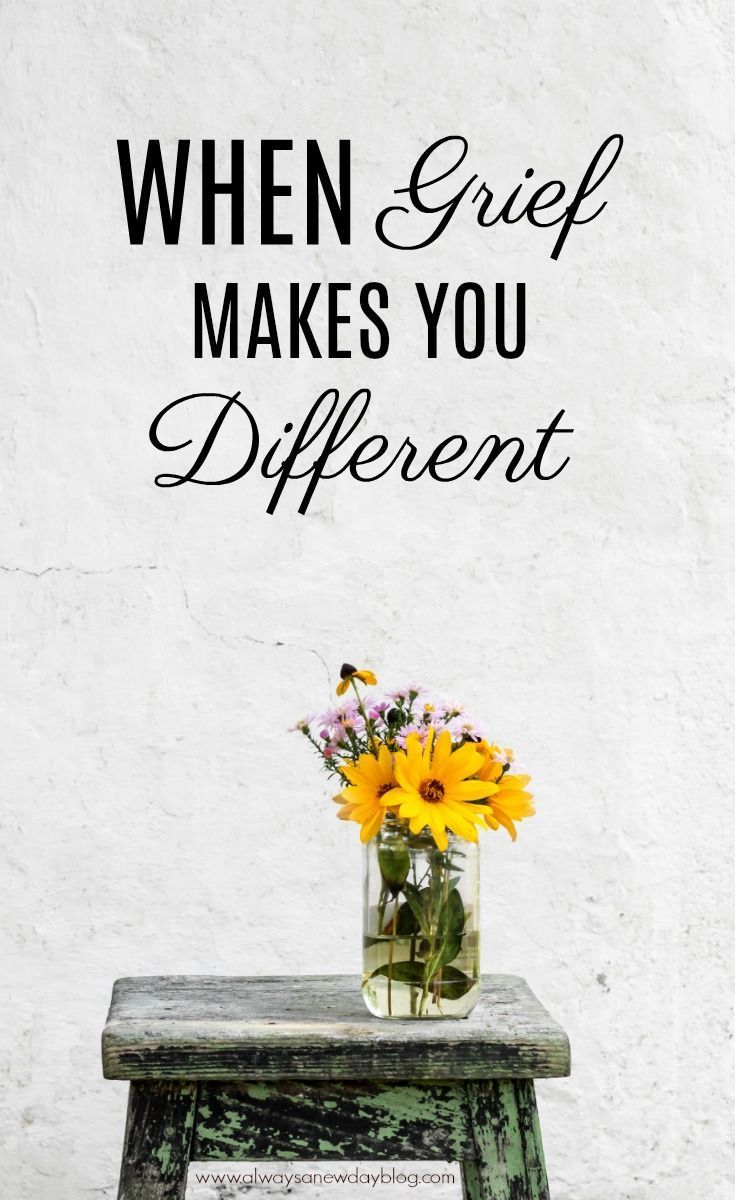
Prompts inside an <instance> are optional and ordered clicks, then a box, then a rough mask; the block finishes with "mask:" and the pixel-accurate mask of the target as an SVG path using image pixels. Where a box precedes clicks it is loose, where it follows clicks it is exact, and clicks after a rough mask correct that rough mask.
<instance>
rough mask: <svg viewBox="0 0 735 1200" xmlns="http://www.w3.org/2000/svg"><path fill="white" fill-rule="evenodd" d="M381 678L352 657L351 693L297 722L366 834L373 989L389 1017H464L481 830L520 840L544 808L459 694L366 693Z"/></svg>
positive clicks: (474, 968)
mask: <svg viewBox="0 0 735 1200" xmlns="http://www.w3.org/2000/svg"><path fill="white" fill-rule="evenodd" d="M377 682H378V681H377V679H376V677H375V675H374V674H373V673H372V671H365V670H360V671H358V670H357V669H356V668H355V667H353V666H351V665H350V664H349V663H345V664H344V665H343V667H342V669H341V671H340V682H339V685H338V687H337V695H338V697H340V700H341V703H339V704H338V705H336V706H335V707H334V708H332V709H329V710H328V711H327V712H325V713H323V714H322V715H321V716H319V717H313V718H311V717H309V718H306V719H305V720H303V721H299V722H298V724H297V726H296V728H297V729H299V730H300V731H301V732H302V733H303V734H304V735H305V736H306V737H307V738H308V740H309V741H310V742H311V744H312V746H313V747H314V748H315V750H316V751H317V752H318V754H319V756H320V758H321V759H322V763H323V766H324V768H325V769H326V770H327V771H328V772H329V773H330V775H333V776H335V777H336V779H337V781H338V783H339V786H340V788H341V791H340V793H339V795H337V796H335V800H336V801H337V803H338V804H339V806H340V808H339V811H338V813H337V815H338V817H340V818H341V819H342V820H345V821H355V822H357V824H358V825H359V826H360V839H361V841H362V842H363V843H364V844H365V886H364V927H363V932H364V951H363V983H362V991H363V996H364V998H365V1003H366V1004H367V1007H368V1008H369V1010H370V1011H371V1012H372V1013H374V1014H375V1015H376V1016H379V1017H417V1018H418V1017H422V1018H423V1017H434V1018H436V1017H465V1016H467V1014H468V1013H469V1012H471V1010H472V1009H473V1008H474V1006H475V1004H476V1002H477V999H478V996H479V992H480V968H479V914H478V903H479V859H478V850H477V831H478V829H480V828H487V827H489V828H490V829H495V830H497V829H499V828H500V827H501V826H502V827H503V828H504V829H506V830H507V831H508V833H509V834H510V836H511V838H512V839H513V840H514V841H515V837H516V829H515V822H517V821H521V820H523V818H524V817H528V816H531V815H532V814H533V813H534V808H533V803H532V796H531V795H530V793H529V792H528V791H526V786H527V784H528V783H529V776H528V775H523V774H517V773H516V772H514V771H512V770H511V763H512V760H513V754H512V751H510V750H501V749H500V748H499V747H498V746H496V745H495V744H494V743H492V742H490V741H489V740H488V739H487V738H486V736H485V733H484V730H483V729H482V727H481V726H480V725H479V723H478V722H476V721H474V720H472V719H470V718H469V717H467V716H466V714H465V713H464V711H463V709H462V707H461V705H459V704H454V703H447V702H443V701H440V700H438V699H435V698H432V697H430V696H429V695H428V694H427V692H426V690H425V689H424V688H421V687H407V688H401V689H399V690H398V691H394V692H390V693H388V695H386V696H384V697H382V698H378V697H369V696H367V695H365V694H364V693H362V692H361V690H360V686H359V685H364V686H368V687H373V686H375V685H376V684H377ZM348 692H350V693H352V694H351V695H350V696H349V697H348V698H347V699H344V697H345V696H346V695H347V693H348Z"/></svg>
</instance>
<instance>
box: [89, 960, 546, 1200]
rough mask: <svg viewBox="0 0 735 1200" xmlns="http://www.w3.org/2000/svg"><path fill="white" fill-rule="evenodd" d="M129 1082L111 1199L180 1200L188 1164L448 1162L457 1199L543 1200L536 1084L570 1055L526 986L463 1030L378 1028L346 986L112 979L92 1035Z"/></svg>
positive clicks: (458, 1024)
mask: <svg viewBox="0 0 735 1200" xmlns="http://www.w3.org/2000/svg"><path fill="white" fill-rule="evenodd" d="M102 1061H103V1065H104V1073H105V1077H106V1078H107V1079H129V1080H130V1081H131V1086H130V1101H129V1106H128V1119H127V1127H126V1131H125V1148H124V1151H123V1161H122V1169H121V1173H120V1191H119V1197H120V1200H182V1198H183V1196H184V1191H185V1188H186V1170H187V1166H188V1163H189V1159H190V1158H191V1159H193V1160H195V1161H215V1160H218V1159H241V1160H242V1159H245V1160H259V1159H260V1160H271V1161H272V1160H274V1159H342V1160H346V1161H351V1160H360V1159H383V1160H391V1159H393V1160H395V1159H399V1160H400V1159H404V1160H405V1159H414V1160H422V1159H443V1160H448V1161H455V1162H459V1163H460V1164H461V1170H462V1179H463V1186H464V1195H465V1197H467V1200H547V1198H548V1194H549V1192H548V1185H547V1182H546V1172H545V1168H544V1155H543V1149H542V1146H541V1133H540V1129H539V1124H538V1116H537V1112H536V1097H535V1092H534V1084H533V1080H534V1079H535V1078H541V1077H549V1076H559V1075H568V1074H569V1042H568V1040H567V1037H566V1034H565V1033H564V1032H563V1030H562V1029H560V1027H559V1026H558V1025H557V1024H556V1023H555V1022H554V1021H553V1020H552V1019H551V1018H550V1017H549V1015H548V1014H547V1013H546V1012H545V1011H544V1009H543V1008H542V1007H541V1005H540V1004H539V1003H538V1001H537V1000H536V998H535V997H534V995H533V994H532V992H531V991H530V990H529V989H528V987H527V986H526V984H525V982H524V981H523V980H522V979H518V978H516V977H515V976H512V975H490V976H486V977H485V978H484V979H483V993H482V999H481V1000H480V1003H479V1004H478V1006H477V1008H476V1009H475V1011H474V1012H473V1013H472V1014H471V1016H470V1017H468V1018H467V1019H466V1020H463V1021H381V1020H377V1019H376V1018H375V1017H371V1016H370V1015H369V1014H368V1012H367V1011H366V1009H365V1008H364V1006H363V1003H362V998H361V996H360V992H359V984H358V981H357V979H356V978H354V977H352V976H332V977H323V978H322V977H310V976H305V977H297V978H293V979H292V978H287V977H286V978H263V979H247V978H236V979H227V978H216V977H211V976H175V975H174V976H163V977H160V978H158V977H150V978H140V979H120V980H118V982H117V983H116V984H115V987H114V990H113V994H112V1005H111V1007H110V1013H109V1017H108V1020H107V1024H106V1026H105V1030H104V1033H103V1035H102Z"/></svg>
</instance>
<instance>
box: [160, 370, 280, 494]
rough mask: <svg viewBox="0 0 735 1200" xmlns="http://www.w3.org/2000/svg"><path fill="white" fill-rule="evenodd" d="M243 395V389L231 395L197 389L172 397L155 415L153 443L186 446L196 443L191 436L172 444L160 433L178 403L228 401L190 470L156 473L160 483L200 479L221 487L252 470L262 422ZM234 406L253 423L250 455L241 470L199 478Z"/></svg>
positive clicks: (165, 447) (166, 447) (169, 484)
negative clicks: (196, 390) (161, 426)
mask: <svg viewBox="0 0 735 1200" xmlns="http://www.w3.org/2000/svg"><path fill="white" fill-rule="evenodd" d="M239 395H240V393H239V392H235V393H234V395H232V396H227V395H225V394H223V393H222V392H195V393H192V394H191V395H188V396H179V398H178V399H177V400H172V401H171V403H170V404H167V405H166V407H165V408H162V409H161V411H160V412H159V413H158V415H157V416H156V417H155V418H154V419H153V423H152V425H151V427H150V430H149V433H148V436H149V438H150V440H151V442H152V444H153V445H154V446H155V448H156V450H164V451H172V450H185V449H186V447H187V446H191V445H192V439H191V438H187V439H186V441H184V442H178V443H176V444H174V445H168V444H167V443H166V442H163V441H162V440H161V437H160V435H159V428H160V425H161V422H162V421H163V420H164V418H165V417H167V416H168V414H169V413H170V412H172V411H173V409H175V408H178V406H179V405H180V404H189V405H190V402H191V401H198V400H224V401H225V404H224V405H223V407H222V408H221V409H220V411H219V413H218V414H217V417H216V418H215V420H214V423H213V425H212V426H211V428H210V430H209V432H208V433H207V435H206V437H205V438H204V441H203V442H202V446H201V449H200V450H199V453H198V454H197V456H196V458H195V460H194V462H193V463H192V465H191V467H190V468H189V470H188V471H187V472H186V474H185V475H176V474H173V473H168V474H167V473H164V474H161V475H156V478H155V483H156V486H157V487H178V486H179V485H180V484H182V483H200V484H203V485H205V486H207V487H217V486H219V485H221V484H225V483H235V482H236V480H238V479H242V477H243V475H247V473H248V471H249V470H250V468H251V467H252V465H253V463H254V462H255V459H256V458H257V455H258V445H259V440H260V439H259V436H258V426H257V425H256V423H255V418H254V417H253V415H252V413H251V412H250V410H249V409H248V408H247V407H246V405H244V404H243V403H242V401H241V400H239V399H238V396H239ZM233 409H234V410H235V411H237V410H239V411H240V412H243V413H244V414H245V416H246V418H247V421H248V424H249V431H250V451H249V453H248V457H247V458H246V460H245V462H244V463H243V465H242V466H241V467H239V468H238V470H237V471H235V472H234V473H233V474H232V475H228V476H227V478H226V479H197V478H196V476H197V473H198V472H199V471H200V470H201V468H202V467H203V466H204V464H205V463H206V461H207V458H208V457H209V454H210V451H211V450H212V447H213V446H214V444H215V442H216V440H217V436H218V434H219V432H220V429H221V428H222V426H223V424H224V422H225V418H226V417H227V415H228V413H230V412H231V411H232V410H233Z"/></svg>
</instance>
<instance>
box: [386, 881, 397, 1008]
mask: <svg viewBox="0 0 735 1200" xmlns="http://www.w3.org/2000/svg"><path fill="white" fill-rule="evenodd" d="M397 921H398V895H397V894H396V899H395V905H394V908H393V932H392V934H391V939H390V942H389V943H388V1016H389V1017H392V1016H393V947H394V946H395V941H396V924H397Z"/></svg>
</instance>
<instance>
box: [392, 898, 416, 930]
mask: <svg viewBox="0 0 735 1200" xmlns="http://www.w3.org/2000/svg"><path fill="white" fill-rule="evenodd" d="M418 931H419V924H418V921H417V920H416V918H415V916H414V915H413V911H412V909H411V905H410V904H402V905H401V907H400V908H399V909H398V916H397V917H396V937H413V936H414V935H415V934H417V933H418Z"/></svg>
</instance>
